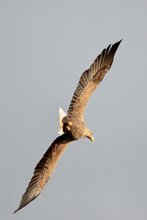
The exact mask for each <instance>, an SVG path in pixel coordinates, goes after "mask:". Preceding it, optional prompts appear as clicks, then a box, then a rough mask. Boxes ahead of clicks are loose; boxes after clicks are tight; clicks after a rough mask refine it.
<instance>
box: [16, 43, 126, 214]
mask: <svg viewBox="0 0 147 220" xmlns="http://www.w3.org/2000/svg"><path fill="white" fill-rule="evenodd" d="M121 41H122V40H120V41H118V42H116V43H114V44H110V45H109V46H108V47H107V48H105V49H104V50H103V51H102V52H101V54H100V55H98V56H97V58H96V59H95V60H94V62H93V63H92V65H91V66H90V68H89V69H87V70H86V71H85V72H84V73H83V74H82V75H81V77H80V80H79V83H78V86H77V88H76V90H75V92H74V94H73V97H72V99H71V102H70V105H69V108H68V111H67V114H66V113H65V112H64V111H63V110H62V109H61V108H60V109H59V115H60V118H59V124H60V136H58V137H57V138H56V139H55V140H54V141H53V143H52V144H51V145H50V147H49V148H48V149H47V151H46V152H45V154H44V155H43V157H42V158H41V160H40V161H39V163H38V164H37V165H36V167H35V170H34V173H33V177H32V178H31V180H30V182H29V184H28V187H27V189H26V191H25V193H24V194H23V196H22V198H21V201H20V204H19V206H18V208H17V209H16V210H15V211H14V213H16V212H17V211H18V210H20V209H21V208H23V207H24V206H26V205H27V204H28V203H30V202H31V201H32V200H34V199H35V198H36V197H37V196H38V195H39V194H40V193H41V191H42V190H43V188H44V186H45V185H46V183H47V182H48V180H49V178H50V177H51V175H52V173H53V172H54V170H55V168H56V165H57V162H58V161H59V159H60V157H61V156H62V154H63V152H64V151H65V149H66V148H67V146H68V144H69V143H70V142H72V141H75V140H79V139H81V138H85V137H87V138H89V139H90V140H91V141H94V137H93V133H92V132H91V131H90V130H89V129H88V127H87V126H86V124H85V122H84V111H85V107H86V104H87V102H88V100H89V98H90V96H91V94H92V93H93V91H94V90H95V89H96V87H97V85H98V84H99V83H100V82H101V80H102V79H103V78H104V76H105V74H106V73H107V72H108V70H109V69H110V67H111V65H112V63H113V59H114V55H115V53H116V51H117V49H118V47H119V45H120V43H121Z"/></svg>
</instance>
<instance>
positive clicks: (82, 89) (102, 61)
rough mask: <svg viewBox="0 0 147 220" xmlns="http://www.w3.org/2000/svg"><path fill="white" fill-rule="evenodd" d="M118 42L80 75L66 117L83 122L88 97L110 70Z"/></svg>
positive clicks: (110, 46)
mask: <svg viewBox="0 0 147 220" xmlns="http://www.w3.org/2000/svg"><path fill="white" fill-rule="evenodd" d="M120 42H121V41H118V42H117V43H115V44H113V45H109V46H108V47H107V48H106V49H104V50H103V51H102V53H101V54H100V55H99V56H98V57H97V58H96V59H95V61H94V62H93V64H92V65H91V66H90V68H89V69H88V70H86V71H85V72H84V73H83V74H82V75H81V77H80V80H79V83H78V86H77V88H76V90H75V92H74V94H73V97H72V100H71V103H70V105H69V109H68V115H69V116H70V117H76V118H81V119H82V120H83V114H84V109H85V106H86V104H87V102H88V100H89V97H90V96H91V94H92V92H93V91H94V90H95V89H96V87H97V85H98V84H99V83H100V82H101V80H102V79H103V78H104V76H105V74H106V73H107V71H108V70H109V69H110V67H111V65H112V62H113V58H114V55H115V52H116V50H117V48H118V46H119V44H120Z"/></svg>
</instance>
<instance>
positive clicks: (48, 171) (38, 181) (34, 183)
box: [14, 134, 72, 213]
mask: <svg viewBox="0 0 147 220" xmlns="http://www.w3.org/2000/svg"><path fill="white" fill-rule="evenodd" d="M71 141H72V139H71V138H70V137H69V136H67V134H63V135H61V136H59V137H58V138H56V139H55V141H54V142H53V143H52V144H51V146H50V147H49V148H48V150H47V151H46V152H45V154H44V155H43V157H42V159H41V160H40V161H39V163H38V164H37V166H36V167H35V170H34V174H33V177H32V178H31V181H30V183H29V185H28V187H27V189H26V191H25V193H24V194H23V196H22V198H21V202H20V204H19V207H18V208H17V209H16V210H15V211H14V213H16V212H17V211H18V210H20V209H21V208H23V207H24V206H26V205H27V204H28V203H30V202H31V201H32V200H34V199H35V198H36V197H37V196H38V195H39V194H40V193H41V191H42V189H43V188H44V186H45V185H46V183H47V182H48V180H49V178H50V176H51V175H52V173H53V172H54V170H55V168H56V165H57V162H58V160H59V159H60V157H61V155H62V154H63V152H64V150H65V148H66V147H67V144H68V143H69V142H71Z"/></svg>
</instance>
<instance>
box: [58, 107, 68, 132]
mask: <svg viewBox="0 0 147 220" xmlns="http://www.w3.org/2000/svg"><path fill="white" fill-rule="evenodd" d="M65 116H66V113H65V112H64V111H63V109H62V108H60V107H59V131H58V134H60V135H62V134H63V133H64V132H63V123H62V119H63V118H64V117H65Z"/></svg>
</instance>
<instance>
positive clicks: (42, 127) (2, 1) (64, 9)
mask: <svg viewBox="0 0 147 220" xmlns="http://www.w3.org/2000/svg"><path fill="white" fill-rule="evenodd" d="M120 39H123V41H122V43H121V45H120V47H119V49H118V51H117V53H116V56H115V60H114V63H113V65H112V68H111V70H110V71H109V73H108V74H107V75H106V77H105V78H104V80H103V81H102V82H101V84H100V86H99V87H98V89H97V90H96V92H95V93H94V94H93V96H92V97H91V99H90V101H89V103H88V106H87V109H86V114H85V121H86V123H87V125H88V127H89V128H90V129H91V130H92V131H93V133H94V137H95V142H94V143H91V142H90V141H89V140H88V139H84V140H80V141H77V142H74V143H72V144H70V145H69V147H68V149H67V150H66V152H65V153H64V155H63V157H62V158H61V160H60V162H59V164H58V166H57V169H56V172H55V173H54V175H53V176H52V178H51V179H50V181H49V182H48V184H47V186H46V187H45V188H44V190H43V192H42V193H41V195H40V196H39V197H38V198H37V199H36V200H35V201H33V202H32V203H30V204H29V205H28V206H27V207H25V208H24V209H22V210H21V211H19V212H18V213H17V214H15V215H13V214H12V212H13V211H14V209H16V208H17V206H18V204H19V202H20V198H21V196H22V194H23V193H24V191H25V189H26V186H27V185H28V182H29V181H30V178H31V176H32V173H33V169H34V167H35V165H36V163H37V162H38V161H39V160H40V158H41V157H42V155H43V153H44V152H45V151H46V149H47V148H48V146H49V145H50V144H51V143H52V141H53V140H54V139H55V138H56V136H57V131H58V107H59V106H61V107H62V108H63V109H64V110H65V111H66V110H67V108H68V106H69V102H70V100H71V97H72V95H73V92H74V90H75V88H76V86H77V83H78V80H79V77H80V75H81V74H82V72H83V71H84V70H85V69H87V68H88V67H89V66H90V65H91V63H92V62H93V60H94V59H95V58H96V56H97V55H98V54H99V53H100V52H101V51H102V50H103V49H104V48H105V47H107V46H108V45H109V44H111V43H115V42H116V41H118V40H120ZM146 97H147V3H146V1H145V0H144V1H143V0H140V1H134V0H130V1H128V0H123V1H119V0H110V1H106V0H104V1H100V0H97V1H96V0H95V1H94V0H87V1H86V0H85V1H84V0H81V1H80V0H74V1H67V0H63V1H59V0H58V1H56V0H55V1H51V0H41V1H39V0H34V1H33V0H32V1H31V0H23V1H22V0H13V1H12V0H0V174H1V175H0V176H1V179H0V191H1V192H0V219H1V220H9V219H15V220H17V219H19V220H20V219H21V220H26V219H31V220H32V219H35V220H39V219H52V220H57V219H59V220H65V219H68V220H75V219H76V220H81V219H84V220H89V219H95V220H97V219H100V220H108V219H109V220H138V219H141V220H146V219H147V98H146Z"/></svg>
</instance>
